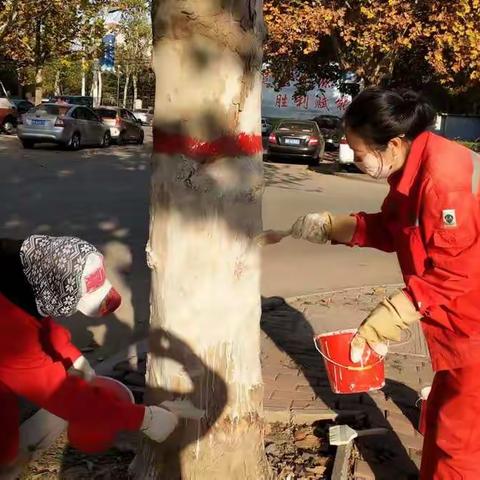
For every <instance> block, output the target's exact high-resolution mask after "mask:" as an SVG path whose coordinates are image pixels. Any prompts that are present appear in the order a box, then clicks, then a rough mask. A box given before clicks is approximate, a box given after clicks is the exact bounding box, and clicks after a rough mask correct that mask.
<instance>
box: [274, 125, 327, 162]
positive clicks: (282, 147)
mask: <svg viewBox="0 0 480 480" xmlns="http://www.w3.org/2000/svg"><path fill="white" fill-rule="evenodd" d="M267 152H268V155H269V156H270V157H273V156H276V155H281V156H284V157H289V156H296V157H298V156H300V157H306V158H308V161H309V164H310V165H316V164H318V163H319V162H321V161H322V159H323V154H324V152H325V140H324V139H323V136H322V134H321V133H320V130H319V128H318V126H317V124H316V123H315V122H313V121H311V120H283V121H281V122H280V123H279V124H278V125H277V127H276V128H275V129H274V130H273V131H272V132H271V133H270V136H269V137H268V151H267Z"/></svg>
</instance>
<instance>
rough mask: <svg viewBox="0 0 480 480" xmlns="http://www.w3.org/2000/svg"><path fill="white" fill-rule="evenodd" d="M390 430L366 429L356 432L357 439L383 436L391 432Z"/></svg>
mask: <svg viewBox="0 0 480 480" xmlns="http://www.w3.org/2000/svg"><path fill="white" fill-rule="evenodd" d="M391 431H392V430H391V429H390V428H368V429H367V430H357V437H367V436H369V435H385V434H386V433H388V432H391Z"/></svg>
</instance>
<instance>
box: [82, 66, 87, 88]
mask: <svg viewBox="0 0 480 480" xmlns="http://www.w3.org/2000/svg"><path fill="white" fill-rule="evenodd" d="M85 64H86V62H85V58H83V57H82V97H84V96H85V95H86V94H87V75H86V65H85Z"/></svg>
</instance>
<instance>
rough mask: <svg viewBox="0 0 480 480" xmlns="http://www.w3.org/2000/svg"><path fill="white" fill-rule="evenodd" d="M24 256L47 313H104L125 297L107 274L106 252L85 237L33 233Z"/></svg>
mask: <svg viewBox="0 0 480 480" xmlns="http://www.w3.org/2000/svg"><path fill="white" fill-rule="evenodd" d="M20 259H21V261H22V266H23V271H24V274H25V277H26V278H27V280H28V282H29V283H30V285H31V287H32V290H33V293H34V296H35V301H36V305H37V310H38V312H39V313H40V314H41V315H43V316H44V317H49V316H52V317H58V316H70V315H73V314H74V313H75V312H76V311H77V310H78V311H80V312H82V313H83V314H85V315H88V316H94V317H97V316H104V315H107V314H109V313H111V312H113V311H115V310H116V309H117V308H118V307H119V306H120V303H121V297H120V295H119V293H118V292H117V291H116V290H115V289H114V288H113V287H112V284H111V283H110V282H109V281H108V279H107V277H106V273H105V266H104V264H103V256H102V254H101V253H100V252H99V251H98V250H97V249H96V248H95V247H94V246H93V245H92V244H90V243H88V242H86V241H85V240H82V239H80V238H76V237H51V236H48V235H32V236H30V237H28V238H27V239H25V241H24V242H23V244H22V247H21V249H20Z"/></svg>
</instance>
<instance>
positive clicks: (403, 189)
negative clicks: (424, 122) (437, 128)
mask: <svg viewBox="0 0 480 480" xmlns="http://www.w3.org/2000/svg"><path fill="white" fill-rule="evenodd" d="M431 135H432V134H431V132H423V133H421V134H420V135H419V136H418V137H417V138H416V139H415V140H414V141H413V142H412V148H411V149H410V153H409V154H408V157H407V160H406V161H405V165H404V167H403V168H402V170H400V172H398V173H399V176H397V175H392V182H391V183H390V184H392V183H397V182H398V184H397V188H396V189H397V191H398V192H400V193H402V194H403V195H408V194H409V192H410V188H411V187H412V184H413V180H414V179H415V176H416V175H417V172H418V168H419V167H420V164H421V163H422V158H423V151H424V149H425V145H426V144H427V142H428V140H429V138H430V136H431Z"/></svg>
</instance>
